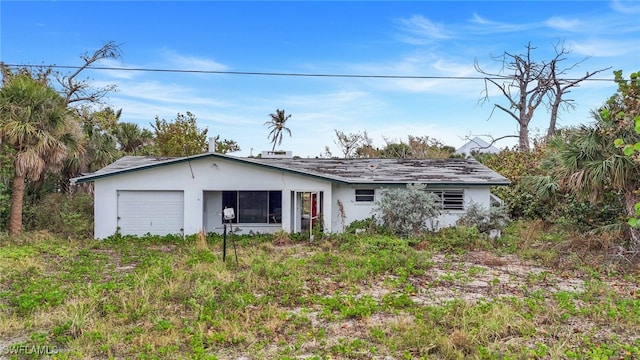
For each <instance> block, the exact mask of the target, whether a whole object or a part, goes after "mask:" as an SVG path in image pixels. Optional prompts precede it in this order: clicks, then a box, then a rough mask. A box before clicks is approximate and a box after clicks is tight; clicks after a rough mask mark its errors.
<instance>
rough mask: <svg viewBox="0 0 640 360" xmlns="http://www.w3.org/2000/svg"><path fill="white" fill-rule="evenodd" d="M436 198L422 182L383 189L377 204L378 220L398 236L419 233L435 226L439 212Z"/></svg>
mask: <svg viewBox="0 0 640 360" xmlns="http://www.w3.org/2000/svg"><path fill="white" fill-rule="evenodd" d="M437 199H438V197H437V196H436V195H434V194H432V193H430V192H427V191H425V186H424V185H421V184H419V185H410V184H409V185H407V188H406V189H403V188H392V189H385V190H384V191H383V192H382V197H381V199H380V201H378V202H377V203H376V205H378V208H377V213H378V219H379V221H380V222H382V224H383V226H385V227H386V228H388V229H389V230H390V231H392V232H393V233H395V234H397V235H399V236H403V237H406V236H420V235H421V234H422V233H424V232H425V231H429V230H433V229H434V228H435V224H434V223H433V222H434V220H435V218H436V217H437V216H439V215H440V205H439V204H438V203H437Z"/></svg>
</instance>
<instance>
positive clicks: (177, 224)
mask: <svg viewBox="0 0 640 360" xmlns="http://www.w3.org/2000/svg"><path fill="white" fill-rule="evenodd" d="M118 229H119V231H120V234H122V235H138V236H142V235H145V234H151V235H166V234H182V233H183V229H184V194H183V192H182V191H123V190H119V191H118Z"/></svg>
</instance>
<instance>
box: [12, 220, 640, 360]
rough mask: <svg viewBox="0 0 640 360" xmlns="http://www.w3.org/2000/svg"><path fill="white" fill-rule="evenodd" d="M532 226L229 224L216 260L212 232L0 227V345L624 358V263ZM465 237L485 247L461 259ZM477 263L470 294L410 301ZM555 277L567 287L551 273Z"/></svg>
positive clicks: (151, 353)
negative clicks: (481, 289) (360, 230)
mask: <svg viewBox="0 0 640 360" xmlns="http://www.w3.org/2000/svg"><path fill="white" fill-rule="evenodd" d="M536 226H537V225H536V224H534V223H516V224H514V225H513V226H512V227H511V228H510V229H508V230H506V231H505V233H504V236H503V237H502V238H501V239H499V240H489V239H488V238H485V237H483V236H482V235H481V234H478V233H477V232H474V230H473V229H469V228H460V229H449V230H446V231H443V232H442V233H439V234H434V235H429V236H425V237H424V238H419V239H409V240H406V239H399V238H395V237H391V236H386V235H375V234H368V235H361V236H358V235H354V234H350V235H331V236H325V237H324V238H322V239H316V240H315V241H314V242H309V241H308V240H306V239H301V238H296V237H295V236H290V237H289V236H285V234H277V235H276V237H277V239H274V237H273V236H255V237H247V236H239V237H234V242H235V245H236V250H237V255H238V262H237V263H236V260H235V252H234V248H233V246H232V245H233V242H231V239H229V243H228V248H227V258H226V262H223V261H222V239H221V238H220V237H219V236H214V235H209V236H207V238H206V241H204V239H203V238H202V235H201V236H200V237H198V236H194V237H188V238H186V239H182V238H179V237H152V236H149V237H145V238H130V237H121V236H119V237H113V238H111V239H108V240H105V241H95V240H84V241H76V240H70V239H68V238H64V239H63V238H56V237H54V236H51V235H48V234H46V233H31V234H25V235H24V236H22V237H19V238H9V237H7V236H1V235H0V259H2V261H1V262H0V351H2V353H1V355H0V356H6V357H8V358H40V357H50V356H55V358H56V359H86V358H105V359H106V358H114V359H124V358H139V359H152V358H153V359H155V358H160V359H180V358H182V359H237V358H239V357H242V356H244V357H246V358H251V359H274V358H275V359H291V358H311V359H325V358H327V359H328V358H345V359H347V358H348V359H370V358H385V357H390V358H395V359H413V358H416V359H418V358H436V359H466V358H480V359H503V358H514V359H520V358H522V359H536V358H538V359H543V358H571V359H582V358H590V359H604V358H616V359H618V358H622V359H633V358H639V357H640V337H638V334H640V292H639V291H638V289H639V288H640V284H639V281H638V273H637V269H635V268H633V267H631V268H629V267H625V268H622V267H620V266H618V265H616V266H613V265H611V264H609V263H606V261H605V259H606V257H605V256H604V255H602V256H599V255H598V254H597V253H592V254H591V255H590V256H587V255H586V254H584V253H582V254H581V253H577V252H573V254H576V256H573V257H572V256H569V255H568V254H571V253H570V252H567V246H565V245H566V244H567V243H569V242H575V239H570V238H569V236H568V235H566V234H562V233H552V232H547V231H545V229H542V228H536ZM285 237H286V239H285ZM274 240H277V241H275V242H274ZM279 244H281V245H279ZM573 245H575V244H573ZM479 252H481V253H482V254H485V253H486V254H490V255H483V256H484V258H483V259H485V260H484V262H483V263H478V264H474V265H471V266H466V267H462V265H461V263H462V261H466V259H467V258H468V257H469V255H471V254H476V253H479ZM514 257H515V258H520V260H522V261H525V260H526V261H529V263H528V264H532V266H533V265H535V266H536V269H538V270H537V271H533V270H532V271H531V272H530V273H528V274H527V275H526V276H522V277H521V278H518V279H514V280H518V281H521V282H522V284H523V285H522V286H520V287H513V288H509V289H510V290H509V291H510V292H504V291H503V290H504V289H503V288H505V286H507V284H505V281H507V279H508V278H505V277H498V276H497V275H495V272H496V271H497V269H499V268H501V267H506V266H508V265H509V264H510V261H512V259H513V258H514ZM597 259H600V262H597V261H596V260H597ZM539 269H544V270H543V271H540V270H539ZM492 276H494V280H489V281H485V283H483V284H484V285H485V286H486V289H488V290H487V291H486V295H487V296H484V297H482V298H479V299H478V298H474V299H468V298H465V297H464V293H463V292H460V293H459V296H458V297H456V298H454V299H442V301H428V300H425V299H427V297H426V294H427V293H429V292H430V291H434V290H436V289H442V290H451V289H463V288H470V287H473V286H476V285H477V284H476V283H478V281H479V279H481V278H491V277H492ZM567 278H571V279H574V280H576V281H578V280H579V281H580V286H577V285H576V287H575V288H561V287H559V285H558V284H559V282H560V281H561V280H562V279H567ZM623 285H624V286H623ZM39 346H46V347H47V348H46V349H48V350H52V349H54V350H55V351H54V352H55V354H54V352H51V351H50V352H49V354H48V355H47V354H39V353H37V352H33V351H32V350H33V349H38V347H39Z"/></svg>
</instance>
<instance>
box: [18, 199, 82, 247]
mask: <svg viewBox="0 0 640 360" xmlns="http://www.w3.org/2000/svg"><path fill="white" fill-rule="evenodd" d="M25 229H27V230H47V231H49V232H51V233H53V234H57V235H61V236H65V237H73V238H92V237H93V199H92V198H91V197H90V196H89V195H85V194H76V195H72V196H68V195H64V194H59V193H53V194H48V195H46V196H45V197H44V198H43V199H42V200H40V201H39V202H38V203H37V204H36V205H35V206H34V207H33V211H32V213H31V214H29V216H26V217H25Z"/></svg>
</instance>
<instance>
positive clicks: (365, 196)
mask: <svg viewBox="0 0 640 360" xmlns="http://www.w3.org/2000/svg"><path fill="white" fill-rule="evenodd" d="M375 199H376V191H375V190H374V189H356V202H359V203H364V202H369V203H370V202H374V200H375Z"/></svg>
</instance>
